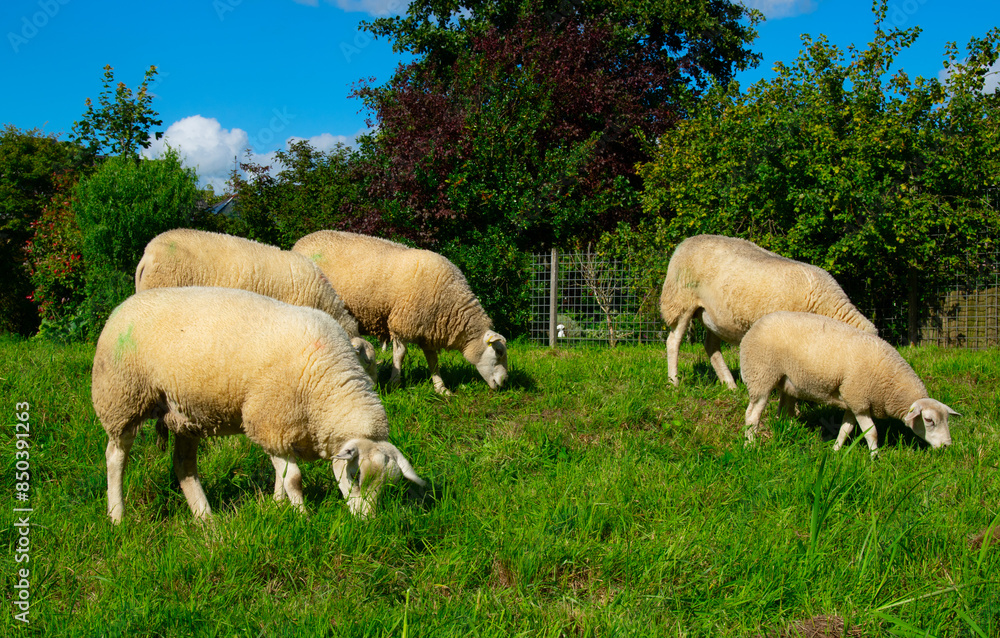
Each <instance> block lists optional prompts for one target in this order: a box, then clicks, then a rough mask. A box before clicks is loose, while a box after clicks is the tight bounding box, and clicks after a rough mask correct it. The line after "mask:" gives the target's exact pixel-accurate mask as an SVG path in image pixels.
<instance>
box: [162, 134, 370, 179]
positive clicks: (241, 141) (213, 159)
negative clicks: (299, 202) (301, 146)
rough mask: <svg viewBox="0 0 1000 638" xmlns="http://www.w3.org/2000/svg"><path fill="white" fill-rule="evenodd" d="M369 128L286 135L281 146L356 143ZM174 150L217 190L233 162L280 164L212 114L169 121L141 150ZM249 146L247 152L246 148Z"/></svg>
mask: <svg viewBox="0 0 1000 638" xmlns="http://www.w3.org/2000/svg"><path fill="white" fill-rule="evenodd" d="M366 132H368V130H367V129H361V130H359V131H358V132H357V133H355V134H354V135H353V136H347V135H333V134H332V133H322V134H320V135H314V136H313V137H310V138H308V139H307V138H302V137H295V136H292V137H289V138H287V139H286V140H285V146H284V148H288V144H289V143H291V142H292V141H293V140H302V139H306V141H307V142H309V144H310V145H311V146H312V147H313V148H315V149H317V150H319V151H322V152H328V151H330V150H332V149H333V148H334V147H335V146H336V145H337V144H345V145H347V146H356V145H357V138H358V136H359V135H362V134H363V133H366ZM167 145H169V146H170V147H171V148H173V149H175V150H177V152H178V153H179V154H180V156H181V162H182V163H183V164H184V166H187V167H189V168H193V169H194V170H195V171H196V172H197V173H198V179H199V182H200V184H201V185H202V186H206V185H210V186H211V187H212V188H213V189H215V192H216V193H222V192H224V191H225V190H226V182H227V181H228V180H229V176H230V175H231V174H232V172H233V168H234V167H235V165H236V162H246V161H247V160H248V159H249V160H250V161H251V162H253V163H254V164H258V165H260V166H270V167H271V169H272V170H271V172H272V173H277V170H278V169H279V168H280V167H279V166H278V165H277V162H276V161H275V152H274V151H271V152H269V153H257V152H255V151H254V150H253V147H254V144H253V140H251V138H250V136H249V135H248V134H247V132H246V131H244V130H243V129H240V128H233V129H225V128H222V125H221V124H220V123H219V121H218V120H217V119H215V118H208V117H203V116H201V115H192V116H190V117H185V118H184V119H181V120H178V121H176V122H174V123H173V124H171V125H170V126H169V127H168V128H167V130H166V131H165V132H164V134H163V138H162V139H159V140H154V141H153V143H152V144H151V145H150V147H149V149H147V150H146V151H144V152H143V155H144V156H146V157H159V156H161V155H162V154H163V152H164V150H165V149H166V146H167ZM248 148H250V156H249V157H247V154H246V150H247V149H248Z"/></svg>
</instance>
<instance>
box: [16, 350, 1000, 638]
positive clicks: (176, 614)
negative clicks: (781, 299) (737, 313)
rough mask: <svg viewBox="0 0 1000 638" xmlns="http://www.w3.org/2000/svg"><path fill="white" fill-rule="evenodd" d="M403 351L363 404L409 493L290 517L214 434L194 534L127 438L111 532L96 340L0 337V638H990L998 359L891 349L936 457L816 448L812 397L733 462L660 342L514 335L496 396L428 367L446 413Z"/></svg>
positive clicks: (905, 439)
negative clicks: (927, 399)
mask: <svg viewBox="0 0 1000 638" xmlns="http://www.w3.org/2000/svg"><path fill="white" fill-rule="evenodd" d="M416 350H418V349H411V352H410V355H409V356H408V357H407V360H406V364H405V366H404V375H405V376H404V378H405V383H404V386H403V387H402V389H400V390H397V391H395V392H391V393H387V394H384V395H383V400H384V402H385V405H386V408H387V410H388V413H389V419H390V423H391V425H392V428H393V433H392V441H393V442H394V443H395V444H396V445H397V446H398V447H399V448H400V450H402V451H403V453H404V454H405V455H406V456H407V457H408V458H409V459H410V460H411V461H412V463H413V465H414V467H415V469H416V470H417V472H418V473H419V474H421V476H423V477H424V478H425V479H427V480H428V481H429V482H430V483H431V485H432V488H431V489H430V490H429V491H428V493H427V494H426V495H425V496H424V497H423V498H414V497H411V496H408V495H407V494H406V493H405V491H404V490H401V489H399V490H394V491H389V492H387V493H385V494H384V495H383V498H382V499H381V501H380V503H379V507H378V511H377V513H376V515H375V516H373V517H372V518H370V519H367V520H358V519H354V518H352V517H351V516H350V514H349V513H348V511H347V508H346V505H345V503H344V501H343V500H342V499H341V497H340V493H339V491H338V489H337V485H336V482H335V480H334V478H333V473H332V470H331V468H330V466H329V465H328V464H324V463H312V464H309V465H307V466H306V467H305V469H304V484H305V494H306V505H307V507H308V508H309V514H308V515H302V514H300V513H299V512H297V511H295V510H293V509H292V508H290V507H289V506H288V505H287V503H281V504H279V503H275V502H274V501H273V499H272V497H271V490H272V485H273V483H272V480H273V474H272V472H273V469H272V467H271V464H270V463H269V462H268V459H267V457H266V455H265V454H264V453H263V452H262V451H261V450H260V448H257V447H255V446H254V445H252V444H251V443H249V442H248V441H247V440H246V439H245V438H243V437H231V438H228V439H216V440H210V441H208V442H206V443H203V445H202V448H201V452H200V456H199V470H200V474H201V478H202V483H203V485H204V487H205V491H206V493H207V494H208V498H209V501H210V503H211V506H212V508H213V510H214V511H215V513H216V516H215V518H214V521H213V522H212V523H211V524H208V525H202V524H199V523H196V522H195V521H194V519H193V518H192V515H191V513H190V511H189V509H188V507H187V504H186V502H185V500H184V497H183V496H182V494H181V493H180V491H179V488H178V485H177V481H176V479H175V478H174V474H173V471H172V469H171V466H170V455H169V453H164V452H162V451H161V450H160V449H159V448H158V447H157V445H156V437H155V433H154V431H153V428H152V427H146V428H144V429H143V430H142V433H141V434H140V437H139V439H138V440H137V442H136V445H135V447H134V448H133V450H132V454H131V456H130V463H129V466H128V469H127V470H126V479H125V488H126V496H125V519H124V522H123V524H122V525H120V526H117V527H116V526H113V525H112V524H111V523H110V522H109V520H108V518H107V514H106V494H105V489H106V475H105V464H104V447H105V444H106V437H105V434H104V431H103V429H102V428H101V425H100V423H99V422H98V421H97V419H96V417H95V415H94V412H93V409H92V407H91V405H90V366H91V363H92V357H93V346H91V345H87V344H80V345H68V346H64V345H54V344H51V343H47V342H41V341H37V340H29V341H24V340H16V339H12V338H6V337H3V338H0V394H2V396H4V397H5V398H6V403H5V405H4V426H3V428H2V430H0V431H2V434H0V462H2V467H3V471H2V476H3V479H2V482H0V486H2V488H3V490H4V492H5V496H4V500H5V502H7V503H8V506H7V507H4V508H3V510H2V511H0V547H2V552H3V556H2V557H0V574H2V579H0V599H2V600H3V611H2V613H0V635H4V636H14V635H24V636H35V635H38V636H41V635H46V636H49V635H53V636H54V635H59V636H98V635H106V636H247V637H252V636H293V635H294V636H338V637H340V636H359V637H360V636H402V637H406V638H410V637H414V638H415V637H419V636H427V637H429V636H434V637H438V636H503V637H507V636H758V635H759V636H774V637H777V636H783V637H784V636H788V637H791V636H799V635H802V636H845V635H846V636H914V637H915V636H1000V547H991V546H989V545H986V546H984V547H982V548H973V547H970V545H969V543H968V541H969V538H970V537H971V536H973V535H975V534H976V533H978V532H980V531H981V530H983V529H984V528H985V527H987V526H988V525H991V524H993V525H996V524H1000V472H998V469H997V468H998V465H1000V356H998V354H1000V353H998V351H997V350H996V349H992V350H986V351H978V352H973V351H964V350H957V349H939V348H935V347H920V348H903V349H902V350H901V352H902V354H903V356H904V357H905V358H906V359H907V360H908V361H909V362H910V363H911V364H912V365H913V367H914V368H915V370H916V371H917V372H918V374H919V375H920V376H921V377H922V378H923V379H924V381H925V383H926V384H927V386H928V389H929V391H930V394H931V396H933V397H934V398H937V399H940V400H942V401H944V402H945V403H947V404H949V405H950V406H952V407H953V408H955V409H957V410H958V411H959V412H961V413H962V415H963V416H962V417H961V418H956V419H954V420H953V426H952V435H953V438H954V444H953V445H952V446H951V447H949V448H947V449H942V450H931V449H929V448H928V447H927V446H926V445H924V444H923V443H922V442H921V441H920V440H919V439H916V438H915V437H914V436H913V435H911V434H910V433H908V432H907V431H905V429H904V428H903V426H902V424H900V423H891V422H880V423H879V429H880V435H881V436H880V438H881V439H882V452H881V456H880V458H878V459H877V460H875V461H871V460H870V459H869V455H868V451H867V447H866V445H865V443H864V440H863V439H862V438H861V437H856V438H855V439H854V444H853V445H852V447H850V448H849V449H844V450H842V451H840V452H838V453H833V452H832V450H831V447H832V445H833V437H834V431H832V430H831V427H835V425H836V424H837V423H839V422H838V421H837V418H838V417H839V414H838V413H837V412H836V411H834V410H831V409H829V408H824V407H821V406H810V405H806V406H803V410H802V413H801V414H800V416H799V417H797V418H795V419H781V420H778V419H776V418H775V413H776V408H777V406H776V403H777V402H776V401H772V402H771V405H770V406H769V408H768V411H767V412H766V414H765V419H766V421H767V422H768V423H770V424H771V426H772V429H773V433H774V434H773V437H772V438H771V439H770V440H768V441H765V442H763V443H761V444H760V445H758V446H755V447H746V446H744V444H743V441H744V438H743V434H742V425H743V413H744V410H745V408H746V395H745V391H744V390H743V389H742V387H741V389H740V391H738V392H735V393H734V392H730V391H727V390H725V389H724V388H723V387H722V386H721V385H720V384H719V383H717V382H716V379H715V376H714V373H713V372H712V370H711V368H710V366H709V365H708V362H707V360H706V358H705V356H704V352H703V351H702V349H701V348H700V346H695V345H685V346H684V347H683V349H682V358H681V362H680V366H681V368H680V370H681V378H682V382H681V386H680V387H677V388H675V387H672V386H670V385H669V383H668V382H667V360H666V352H665V349H664V348H663V347H662V346H660V345H646V346H619V347H617V348H614V349H610V348H606V347H580V348H570V349H549V348H545V347H540V346H535V345H530V344H527V343H521V342H515V343H512V344H511V348H510V353H511V354H510V365H511V375H510V379H509V380H508V385H507V387H505V388H504V389H503V390H501V391H499V392H491V391H490V390H489V389H488V388H487V387H486V384H485V383H484V382H483V381H482V380H481V379H480V378H479V377H478V375H477V374H476V371H475V369H474V368H473V367H472V366H471V365H469V364H467V363H466V362H465V361H464V360H463V359H461V357H460V356H458V355H457V354H454V353H444V354H443V356H442V369H443V375H444V379H445V382H446V384H447V385H448V386H449V387H450V388H452V389H453V390H454V391H455V396H453V397H449V398H442V397H439V396H437V395H435V394H434V393H433V390H432V388H431V384H430V382H429V379H428V376H427V368H426V363H425V361H424V360H423V358H422V356H421V355H420V353H419V352H418V351H416ZM737 354H738V353H737V351H735V350H727V351H726V357H727V361H728V363H729V365H730V367H731V369H733V370H734V372H735V371H736V369H737V368H738V356H736V355H737ZM380 356H381V357H382V364H383V369H382V373H383V377H385V376H386V374H387V370H386V369H385V368H386V363H387V361H388V353H381V355H380ZM24 403H27V404H28V405H27V406H24V405H20V406H17V404H24ZM25 412H26V413H27V414H26V415H25V414H24V413H25ZM25 418H26V419H27V422H28V423H29V424H30V431H29V432H28V436H26V437H20V438H19V437H17V433H18V431H17V429H16V424H17V423H19V422H21V421H23V420H24V419H25ZM22 433H23V430H22ZM19 440H26V441H28V444H27V448H26V449H27V451H28V452H29V453H30V457H29V459H27V460H28V461H29V463H30V478H28V480H27V481H24V480H21V479H23V477H16V474H17V471H18V468H17V462H18V460H25V459H24V458H23V457H24V455H22V457H20V458H18V457H17V456H16V452H17V450H18V445H19V444H18V443H17V441H19ZM21 447H22V449H23V448H24V447H25V446H24V445H22V446H21ZM22 467H23V466H22ZM23 483H28V485H27V486H25V485H23ZM19 484H21V485H19ZM22 488H23V489H22ZM18 494H26V495H27V497H28V500H27V501H18V500H15V496H17V495H18ZM14 508H21V509H25V508H30V509H31V512H30V513H27V515H28V517H29V518H30V527H29V528H27V529H28V532H27V534H26V535H25V534H22V532H21V530H23V529H25V527H24V526H23V525H18V524H17V523H18V522H19V518H18V517H20V516H23V515H24V514H23V513H19V512H14ZM24 536H26V537H27V539H28V545H27V546H25V542H24V541H23V540H21V538H22V537H24ZM19 550H24V551H21V552H20V553H19ZM21 555H28V556H29V557H30V560H27V561H22V562H18V557H19V556H21ZM21 569H28V577H27V578H22V576H21V574H20V572H19V570H21ZM25 582H26V583H27V586H26V587H20V585H24V584H25ZM22 591H27V600H28V601H29V603H30V607H29V609H28V614H27V616H21V619H27V620H28V621H29V622H28V623H24V622H22V621H21V619H19V618H18V617H17V616H16V614H19V613H21V612H22V610H21V609H19V608H18V607H17V606H16V605H15V603H16V602H18V600H20V599H21V598H23V597H24V595H23V594H22V593H21V592H22Z"/></svg>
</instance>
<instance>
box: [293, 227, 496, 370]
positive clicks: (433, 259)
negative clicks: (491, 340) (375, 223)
mask: <svg viewBox="0 0 1000 638" xmlns="http://www.w3.org/2000/svg"><path fill="white" fill-rule="evenodd" d="M292 250H293V251H296V252H299V253H302V254H303V255H305V256H307V257H309V258H310V259H312V260H313V261H314V262H315V263H316V265H317V266H319V268H320V270H322V271H323V273H324V274H325V275H326V276H327V278H328V279H329V280H330V282H331V283H332V284H333V287H334V288H336V290H337V291H338V293H339V294H340V297H341V299H343V301H344V306H345V307H346V308H347V310H348V312H350V313H351V314H352V315H353V316H354V317H355V318H356V319H357V320H358V323H359V325H360V328H361V331H362V332H364V333H366V334H371V335H374V336H375V337H377V338H378V339H380V340H382V341H388V340H389V339H390V333H391V334H392V335H395V336H396V337H397V338H399V339H401V340H402V341H404V342H408V343H417V344H419V345H420V346H422V347H427V348H433V349H441V348H447V349H458V350H463V349H465V347H466V345H467V344H468V343H470V342H472V341H473V340H477V341H479V340H480V338H481V337H482V335H483V334H484V333H485V332H486V331H487V330H489V329H490V328H491V327H492V321H491V320H490V318H489V317H488V316H487V314H486V312H485V311H484V310H483V307H482V305H480V303H479V300H478V299H476V296H475V294H473V292H472V289H471V288H470V287H469V284H468V282H467V281H466V279H465V276H464V275H463V274H462V272H461V271H460V270H459V269H458V267H456V266H455V265H454V264H453V263H452V262H451V261H449V260H448V259H447V258H445V257H444V256H442V255H439V254H437V253H435V252H432V251H429V250H420V249H417V248H410V247H408V246H404V245H402V244H399V243H396V242H393V241H389V240H386V239H381V238H378V237H370V236H367V235H358V234H354V233H346V232H341V231H331V230H322V231H318V232H315V233H312V234H310V235H306V236H305V237H303V238H302V239H300V240H299V241H298V242H296V244H295V245H294V246H293V247H292ZM483 348H485V345H483V346H482V348H480V350H482V349H483ZM480 354H481V352H480Z"/></svg>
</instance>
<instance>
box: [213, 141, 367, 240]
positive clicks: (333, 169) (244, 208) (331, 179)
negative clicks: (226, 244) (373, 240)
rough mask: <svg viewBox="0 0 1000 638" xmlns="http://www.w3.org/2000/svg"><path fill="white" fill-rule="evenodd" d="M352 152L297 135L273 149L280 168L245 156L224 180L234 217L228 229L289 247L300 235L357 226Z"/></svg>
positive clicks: (356, 180) (357, 193) (356, 186)
mask: <svg viewBox="0 0 1000 638" xmlns="http://www.w3.org/2000/svg"><path fill="white" fill-rule="evenodd" d="M355 154H356V153H355V151H353V150H351V149H350V148H348V147H347V146H344V145H343V144H338V145H336V146H335V147H334V148H333V149H331V150H330V151H326V152H323V151H320V150H317V149H316V148H314V147H313V146H312V145H311V144H309V142H308V141H306V140H296V141H293V142H291V143H290V144H289V146H288V149H287V150H284V149H283V150H279V151H278V152H277V153H275V160H276V163H277V166H278V167H280V170H279V171H278V172H277V173H276V174H273V175H272V170H271V167H270V166H263V165H260V164H256V163H254V162H252V161H250V160H248V161H247V162H244V163H241V164H240V170H241V171H242V172H243V174H240V172H237V171H234V172H233V174H232V175H231V176H230V181H229V185H230V188H232V190H233V192H234V193H235V194H236V197H237V201H238V204H237V209H238V216H237V217H236V219H234V220H233V221H232V222H230V223H229V224H228V226H227V228H228V230H229V232H231V233H233V234H236V235H240V236H242V237H247V238H250V239H255V240H258V241H263V242H265V243H270V244H274V245H277V246H281V247H283V248H286V249H288V248H291V246H292V244H294V243H295V242H296V241H298V239H299V238H300V237H302V236H303V235H307V234H309V233H311V232H314V231H317V230H321V229H324V228H345V229H346V228H351V229H354V230H359V231H360V230H362V228H361V227H359V225H358V224H357V223H355V222H356V220H355V219H354V214H353V213H352V212H351V211H352V210H353V208H354V207H355V206H357V204H358V201H359V198H360V197H361V194H362V193H361V191H362V187H361V184H360V183H359V179H360V176H359V175H358V174H357V168H356V165H357V163H356V160H355V159H354V157H355Z"/></svg>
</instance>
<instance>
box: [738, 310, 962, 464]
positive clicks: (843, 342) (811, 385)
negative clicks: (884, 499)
mask: <svg viewBox="0 0 1000 638" xmlns="http://www.w3.org/2000/svg"><path fill="white" fill-rule="evenodd" d="M740 375H741V376H742V378H743V382H744V383H745V384H746V387H747V390H748V391H749V394H750V403H749V405H747V411H746V437H747V442H748V443H752V442H753V440H754V438H755V437H756V435H757V434H760V433H761V432H762V428H761V427H760V417H761V414H762V413H763V411H764V406H765V405H766V404H767V400H768V397H769V395H770V394H771V390H772V389H774V388H777V389H778V396H779V406H780V411H781V412H783V413H785V414H792V413H793V412H794V409H795V401H796V399H806V400H810V401H818V402H821V403H825V404H829V405H834V406H837V407H839V408H843V409H844V418H843V422H842V423H843V424H842V425H841V427H840V432H839V433H838V435H837V442H836V443H835V444H834V447H833V449H834V450H839V449H840V448H841V447H843V445H844V443H845V442H846V441H847V437H848V436H849V435H850V434H851V432H852V431H853V430H854V426H856V425H858V424H860V425H861V429H862V431H863V432H864V435H865V440H866V441H867V442H868V448H869V449H870V450H871V456H872V457H875V456H876V455H877V453H878V433H877V431H876V430H875V423H874V421H873V420H872V419H873V418H875V419H880V418H889V417H891V418H896V419H900V420H902V421H903V423H905V424H906V426H907V427H908V428H910V429H911V430H912V431H913V432H914V434H916V435H917V436H919V437H920V438H922V439H924V440H925V441H927V442H928V443H929V444H930V445H931V447H933V448H939V447H943V446H947V445H951V432H950V430H949V428H948V416H949V415H951V416H960V415H959V414H958V413H957V412H955V411H954V410H952V409H951V408H950V407H948V406H947V405H945V404H944V403H941V402H940V401H937V400H935V399H931V398H929V397H928V395H927V389H926V388H925V387H924V384H923V382H921V380H920V378H919V377H917V374H916V373H915V372H914V371H913V368H911V367H910V366H909V365H908V364H907V363H906V361H904V360H903V357H902V356H900V354H899V352H897V351H896V349H895V348H893V347H892V346H890V345H889V344H888V343H886V342H885V341H883V340H882V339H880V338H878V337H876V336H875V335H873V334H870V333H867V332H864V331H862V330H858V329H857V328H855V327H853V326H849V325H847V324H846V323H843V322H840V321H837V320H835V319H831V318H829V317H824V316H822V315H816V314H812V313H808V312H787V311H780V312H774V313H771V314H769V315H766V316H764V317H761V318H760V319H758V320H757V322H756V323H754V325H753V326H752V327H751V328H750V330H748V331H747V333H746V335H745V336H744V337H743V343H742V344H741V346H740Z"/></svg>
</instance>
